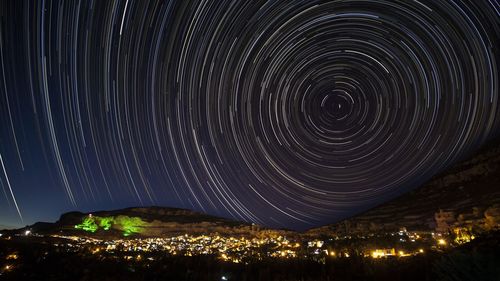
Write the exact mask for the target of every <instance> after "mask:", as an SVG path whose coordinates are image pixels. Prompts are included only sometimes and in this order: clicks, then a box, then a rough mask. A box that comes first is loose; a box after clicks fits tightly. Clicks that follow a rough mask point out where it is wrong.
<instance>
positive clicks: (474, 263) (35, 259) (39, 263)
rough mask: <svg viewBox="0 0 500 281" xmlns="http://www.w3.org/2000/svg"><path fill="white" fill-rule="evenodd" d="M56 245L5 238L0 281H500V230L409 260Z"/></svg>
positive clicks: (0, 251) (1, 248) (1, 244)
mask: <svg viewBox="0 0 500 281" xmlns="http://www.w3.org/2000/svg"><path fill="white" fill-rule="evenodd" d="M53 243H54V241H51V242H50V243H49V242H47V243H43V242H42V243H40V242H34V241H32V240H16V239H13V240H5V239H4V240H0V265H1V266H2V268H1V270H0V280H16V281H17V280H40V281H42V280H74V281H77V280H82V281H83V280H120V281H122V280H123V281H127V280H144V281H146V280H148V281H153V280H242V281H244V280H443V281H444V280H450V281H451V280H484V281H487V280H492V281H493V280H495V281H496V280H500V279H499V277H500V266H499V265H500V233H499V232H492V233H489V234H487V235H484V236H482V237H479V238H477V239H475V240H474V241H472V242H471V243H468V244H465V245H463V246H460V247H458V248H455V249H452V250H449V251H447V252H429V253H426V254H425V255H420V256H413V257H407V258H382V259H372V258H369V257H361V256H354V257H349V258H331V259H326V260H323V261H313V260H310V259H301V258H295V259H288V260H287V259H283V260H281V259H268V260H260V261H250V262H248V264H241V263H240V264H235V263H230V262H224V261H221V260H220V259H218V258H217V257H215V256H194V257H183V256H166V255H165V254H164V253H161V252H157V253H148V254H147V255H144V256H141V255H138V256H127V253H114V254H109V253H93V252H91V251H85V250H75V251H67V250H64V251H61V250H60V248H56V247H54V246H53Z"/></svg>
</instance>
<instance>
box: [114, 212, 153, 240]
mask: <svg viewBox="0 0 500 281" xmlns="http://www.w3.org/2000/svg"><path fill="white" fill-rule="evenodd" d="M115 222H116V223H117V224H119V225H120V228H121V230H122V231H123V236H130V235H132V234H137V233H142V232H143V230H144V229H143V227H144V226H145V225H146V222H145V221H143V220H142V219H141V218H139V217H128V216H118V217H116V219H115Z"/></svg>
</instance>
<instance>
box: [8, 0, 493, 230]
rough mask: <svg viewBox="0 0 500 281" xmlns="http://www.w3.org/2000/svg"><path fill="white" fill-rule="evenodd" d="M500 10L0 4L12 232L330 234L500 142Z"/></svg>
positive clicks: (461, 6) (440, 5)
mask: <svg viewBox="0 0 500 281" xmlns="http://www.w3.org/2000/svg"><path fill="white" fill-rule="evenodd" d="M499 26H500V6H499V2H498V1H497V0H467V1H465V0H446V1H435V0H432V1H431V0H419V1H416V0H406V1H396V0H387V1H383V0H368V1H359V0H336V1H312V0H307V1H295V0H286V1H284V0H283V1H258V0H255V1H247V0H241V1H239V0H238V1H226V0H209V1H204V0H195V1H187V0H182V1H181V0H178V1H175V0H170V1H169V0H166V1H138V0H124V1H112V0H109V1H100V0H99V1H98V0H94V1H91V0H86V1H30V0H26V1H21V0H5V1H0V65H1V69H0V73H1V75H0V160H1V161H0V162H1V163H0V190H1V194H0V228H1V226H21V225H26V224H31V223H33V222H35V221H54V220H56V219H57V218H58V217H59V215H60V214H61V213H63V212H66V211H70V210H80V211H92V210H101V209H116V208H123V207H131V206H150V205H159V206H170V207H181V208H188V209H193V210H198V211H202V212H207V213H209V214H213V215H219V216H225V217H231V218H234V219H237V220H245V221H252V222H256V223H260V224H264V225H268V226H273V227H287V228H292V229H305V228H309V227H313V226H318V225H322V224H325V223H332V222H335V221H338V220H340V219H342V218H345V217H348V216H351V215H353V214H356V213H358V212H360V211H363V210H366V209H367V208H370V207H373V206H376V205H378V204H381V203H383V202H385V201H387V200H389V199H391V198H394V197H395V196H398V195H400V194H403V193H405V192H408V191H410V190H412V189H413V188H416V187H418V186H419V185H420V184H422V183H423V182H425V181H426V180H428V179H429V178H430V177H432V176H433V175H435V174H436V173H439V172H440V171H443V169H446V168H447V167H449V166H450V165H451V164H453V163H455V162H456V161H458V160H460V159H463V158H464V157H467V156H469V155H470V154H471V153H473V152H474V151H475V150H477V149H478V148H479V147H480V146H481V145H482V144H484V143H485V142H487V141H488V140H491V139H492V138H495V137H497V136H498V135H499V131H500V105H499V93H498V88H499V71H498V63H499V60H498V58H499V49H498V47H499V38H500V28H499Z"/></svg>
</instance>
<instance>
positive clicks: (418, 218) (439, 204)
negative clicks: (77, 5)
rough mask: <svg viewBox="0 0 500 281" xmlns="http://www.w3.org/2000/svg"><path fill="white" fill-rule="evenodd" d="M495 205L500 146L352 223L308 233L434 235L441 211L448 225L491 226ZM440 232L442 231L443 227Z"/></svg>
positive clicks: (496, 144)
mask: <svg viewBox="0 0 500 281" xmlns="http://www.w3.org/2000/svg"><path fill="white" fill-rule="evenodd" d="M499 204H500V141H496V142H494V143H491V144H489V145H487V146H485V147H484V148H483V149H482V150H480V151H479V152H478V153H476V154H475V156H473V157H472V158H470V159H468V160H466V161H463V162H461V163H458V164H457V165H455V166H454V167H452V168H451V169H449V170H447V171H446V172H444V173H442V174H440V175H438V176H436V177H434V178H433V179H432V180H430V181H429V182H428V183H427V184H425V185H423V186H422V187H419V188H417V189H415V190H414V191H412V192H410V193H407V194H405V195H403V196H401V197H399V198H397V199H395V200H392V201H390V202H388V203H384V204H382V205H381V206H378V207H376V208H373V209H371V210H369V211H367V212H365V213H363V214H361V215H358V216H356V217H353V218H350V219H347V220H344V221H342V222H339V223H336V224H333V225H328V226H324V227H320V228H315V229H311V230H309V231H308V234H325V233H337V234H343V233H351V234H352V233H367V232H374V231H393V230H398V229H399V228H400V227H406V228H407V229H409V230H410V229H411V230H435V229H436V227H437V226H438V225H436V213H439V212H440V210H444V211H446V212H448V213H449V214H448V215H449V217H448V218H447V219H448V220H449V221H448V223H449V224H450V225H451V224H453V225H460V224H465V223H471V224H473V223H476V224H477V223H481V224H486V223H488V221H490V224H491V223H492V221H493V224H494V221H495V220H497V218H496V216H495V214H497V213H498V210H499V206H500V205H499ZM438 216H439V215H438ZM441 227H443V228H444V229H446V225H444V226H443V225H441Z"/></svg>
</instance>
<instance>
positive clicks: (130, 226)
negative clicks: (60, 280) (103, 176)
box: [19, 207, 295, 239]
mask: <svg viewBox="0 0 500 281" xmlns="http://www.w3.org/2000/svg"><path fill="white" fill-rule="evenodd" d="M27 229H29V230H31V231H32V232H33V233H37V234H45V235H47V234H48V235H50V234H58V235H66V236H68V235H77V236H90V237H94V238H103V239H119V238H123V237H130V238H147V237H173V236H178V235H184V234H189V235H193V236H196V235H209V234H217V235H220V236H236V237H241V236H245V237H249V236H252V237H259V236H265V235H287V234H288V235H289V236H290V235H294V234H295V233H293V232H290V231H285V230H272V229H267V228H264V227H261V226H258V225H255V224H249V223H244V222H237V221H232V220H229V219H225V218H219V217H213V216H209V215H205V214H202V213H198V212H194V211H190V210H184V209H175V208H162V207H144V208H128V209H122V210H114V211H98V212H92V213H80V212H70V213H66V214H63V215H62V216H61V218H60V219H59V220H58V221H57V222H55V223H36V224H34V225H32V226H29V227H27V228H23V229H20V230H19V231H20V233H23V232H24V231H25V230H27Z"/></svg>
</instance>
